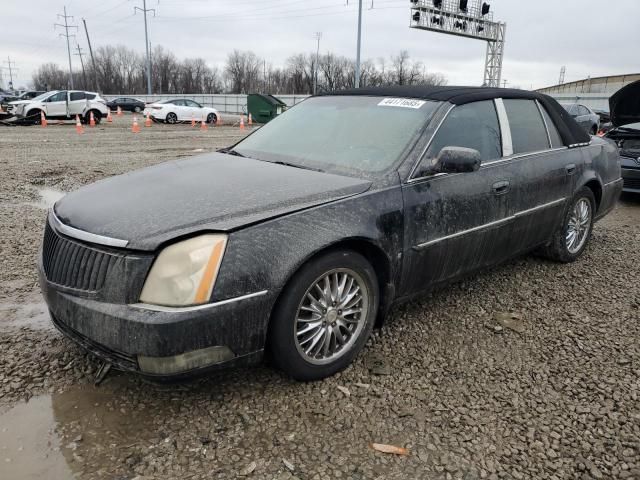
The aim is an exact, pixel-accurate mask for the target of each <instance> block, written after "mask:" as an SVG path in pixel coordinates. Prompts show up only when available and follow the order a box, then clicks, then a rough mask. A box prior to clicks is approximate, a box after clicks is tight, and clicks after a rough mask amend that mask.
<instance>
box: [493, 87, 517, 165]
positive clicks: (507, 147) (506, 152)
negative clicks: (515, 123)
mask: <svg viewBox="0 0 640 480" xmlns="http://www.w3.org/2000/svg"><path fill="white" fill-rule="evenodd" d="M494 104H495V107H496V112H497V113H498V123H500V134H501V135H500V136H501V137H502V156H503V157H510V156H511V155H513V139H512V138H511V125H509V117H508V116H507V110H506V108H504V102H503V101H502V99H501V98H495V99H494Z"/></svg>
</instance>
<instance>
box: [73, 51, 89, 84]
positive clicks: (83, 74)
mask: <svg viewBox="0 0 640 480" xmlns="http://www.w3.org/2000/svg"><path fill="white" fill-rule="evenodd" d="M76 48H77V49H78V53H74V55H77V56H79V57H80V65H82V81H83V84H84V85H83V86H84V89H85V90H86V89H87V72H86V71H85V69H84V61H83V60H82V56H83V55H86V54H85V53H84V52H83V51H82V49H81V48H80V45H77V44H76Z"/></svg>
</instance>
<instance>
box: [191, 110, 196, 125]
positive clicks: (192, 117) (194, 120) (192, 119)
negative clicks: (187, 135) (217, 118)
mask: <svg viewBox="0 0 640 480" xmlns="http://www.w3.org/2000/svg"><path fill="white" fill-rule="evenodd" d="M191 126H192V127H195V126H196V119H195V117H194V116H193V113H192V114H191Z"/></svg>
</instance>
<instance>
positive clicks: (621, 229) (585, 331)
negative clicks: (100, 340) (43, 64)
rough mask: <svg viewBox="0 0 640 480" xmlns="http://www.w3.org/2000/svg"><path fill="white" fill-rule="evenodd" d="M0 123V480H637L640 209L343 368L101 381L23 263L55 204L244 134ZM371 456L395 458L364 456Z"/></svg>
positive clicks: (458, 293) (381, 340)
mask: <svg viewBox="0 0 640 480" xmlns="http://www.w3.org/2000/svg"><path fill="white" fill-rule="evenodd" d="M129 126H130V117H128V116H125V117H124V118H122V119H116V123H115V124H114V125H108V126H104V125H102V126H99V127H97V128H95V129H92V130H90V129H87V131H86V133H85V134H84V135H82V136H80V135H77V134H76V133H75V131H74V129H73V126H50V127H48V128H46V129H42V128H39V127H19V128H2V127H0V168H1V169H2V176H1V177H0V185H1V188H0V226H1V231H2V235H1V236H0V254H1V258H2V268H1V269H0V478H2V479H5V478H6V479H12V480H13V479H22V478H34V479H35V478H38V479H42V478H47V479H53V480H55V479H67V478H72V477H73V476H76V477H77V478H83V479H85V478H86V479H89V478H91V479H93V478H105V479H107V478H108V479H133V478H136V477H137V478H138V479H139V480H140V479H142V478H147V479H151V478H158V479H160V478H162V479H166V478H181V479H184V478H193V479H199V478H210V479H213V478H216V479H232V478H256V479H274V478H275V479H294V478H298V479H300V480H314V479H332V480H333V479H354V480H355V479H374V478H377V479H440V478H442V479H467V480H472V479H477V478H489V479H497V478H506V479H525V478H526V479H528V478H540V479H565V478H566V479H574V478H575V479H590V478H593V479H609V478H623V479H624V478H627V479H631V478H635V479H637V480H640V400H639V395H640V391H639V390H640V388H639V387H640V381H639V376H640V346H639V344H638V339H639V338H640V327H639V322H638V320H639V317H640V248H638V246H639V245H640V199H637V198H632V197H625V198H623V200H622V202H621V203H620V205H619V206H618V207H617V209H616V210H615V211H614V212H613V213H612V214H611V215H610V216H608V217H607V218H606V219H604V220H603V221H602V222H600V223H599V224H598V225H597V227H596V229H595V232H594V236H593V239H592V243H591V245H590V246H589V248H588V250H587V251H586V253H585V255H584V257H583V258H582V259H581V260H580V261H578V262H577V263H575V264H572V265H557V264H554V263H550V262H548V261H545V260H541V259H539V258H535V257H526V258H522V259H519V260H516V261H513V262H511V263H509V264H507V265H504V266H501V267H498V268H495V269H494V270H492V271H490V272H487V273H484V274H481V275H478V276H476V277H474V278H471V279H468V280H467V281H465V282H463V283H459V284H456V285H453V286H451V287H449V288H448V289H446V290H442V291H438V292H435V293H433V294H431V295H429V296H427V297H425V298H424V299H421V300H419V301H415V302H412V303H410V304H406V305H403V306H400V307H398V308H396V309H394V311H393V312H392V314H391V317H390V319H389V321H388V322H387V324H386V326H385V328H384V329H383V331H381V332H376V333H375V334H374V337H373V338H372V339H371V340H370V342H369V344H368V346H367V348H366V350H365V352H364V353H363V354H362V355H361V356H360V357H359V359H358V360H357V362H356V363H355V364H354V365H353V366H352V367H350V368H349V369H348V370H346V371H345V372H343V373H342V374H339V375H337V376H335V377H333V378H331V379H328V380H325V381H323V382H318V383H313V384H301V383H295V382H293V381H291V380H289V379H288V378H286V377H284V376H282V375H281V374H280V373H278V372H275V371H273V370H271V369H270V368H268V367H259V368H255V369H250V370H236V371H230V372H225V373H222V374H219V375H216V376H214V377H210V378H206V379H202V380H199V381H195V382H192V383H188V384H180V385H155V384H149V383H146V382H143V381H141V380H140V379H138V378H137V377H135V376H133V375H129V374H119V373H112V374H111V375H110V376H109V377H108V378H107V380H106V381H105V382H104V383H103V384H102V385H101V386H100V387H97V388H96V387H94V386H93V378H94V375H95V372H96V370H97V367H98V364H97V362H96V361H94V360H93V359H92V358H91V357H89V356H87V355H86V354H84V353H83V352H82V351H81V350H79V349H78V348H76V347H75V346H74V345H73V344H72V343H71V342H70V341H67V340H66V339H64V338H63V337H62V336H61V335H60V334H58V333H57V332H56V331H55V330H53V329H52V328H51V327H50V326H49V323H48V316H47V313H46V309H45V307H44V305H43V304H42V301H41V299H40V297H39V293H38V286H37V280H36V272H35V266H34V264H35V258H36V255H37V250H38V247H39V242H40V238H41V231H42V227H43V221H44V218H45V207H46V205H47V203H48V202H50V201H51V200H52V199H54V198H55V197H56V195H57V191H69V190H72V189H74V188H77V187H79V186H81V185H84V184H87V183H90V182H92V181H94V180H98V179H100V178H104V177H107V176H110V175H114V174H119V173H122V172H126V171H128V170H131V169H135V168H139V167H143V166H146V165H151V164H154V163H158V162H162V161H165V160H168V159H173V158H176V157H181V156H190V155H195V154H197V153H198V152H203V151H212V150H215V149H216V148H219V147H221V146H224V145H228V144H231V143H233V142H234V141H235V140H236V139H239V138H240V137H241V136H242V132H240V131H239V130H238V129H237V128H232V127H218V128H212V129H209V130H208V131H206V132H202V131H200V130H194V129H192V128H191V127H189V126H186V125H185V126H172V127H168V126H163V125H154V126H153V127H152V128H151V129H145V128H143V131H142V133H140V134H139V135H134V134H132V133H130V132H129V131H128V128H129ZM372 442H377V443H385V444H392V445H397V446H401V447H405V448H407V449H408V451H409V454H408V455H407V456H396V455H389V454H383V453H379V452H376V451H374V450H373V449H372V448H371V446H370V444H371V443H372Z"/></svg>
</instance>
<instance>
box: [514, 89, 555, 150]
mask: <svg viewBox="0 0 640 480" xmlns="http://www.w3.org/2000/svg"><path fill="white" fill-rule="evenodd" d="M504 108H505V110H506V111H507V117H508V118H509V126H510V127H511V141H512V143H513V153H514V154H521V153H529V152H538V151H540V150H547V149H548V148H549V138H548V137H547V129H546V128H545V127H544V123H543V121H542V116H541V115H540V111H539V110H538V106H537V105H536V103H535V102H534V101H533V100H513V99H511V100H509V99H505V100H504Z"/></svg>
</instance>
